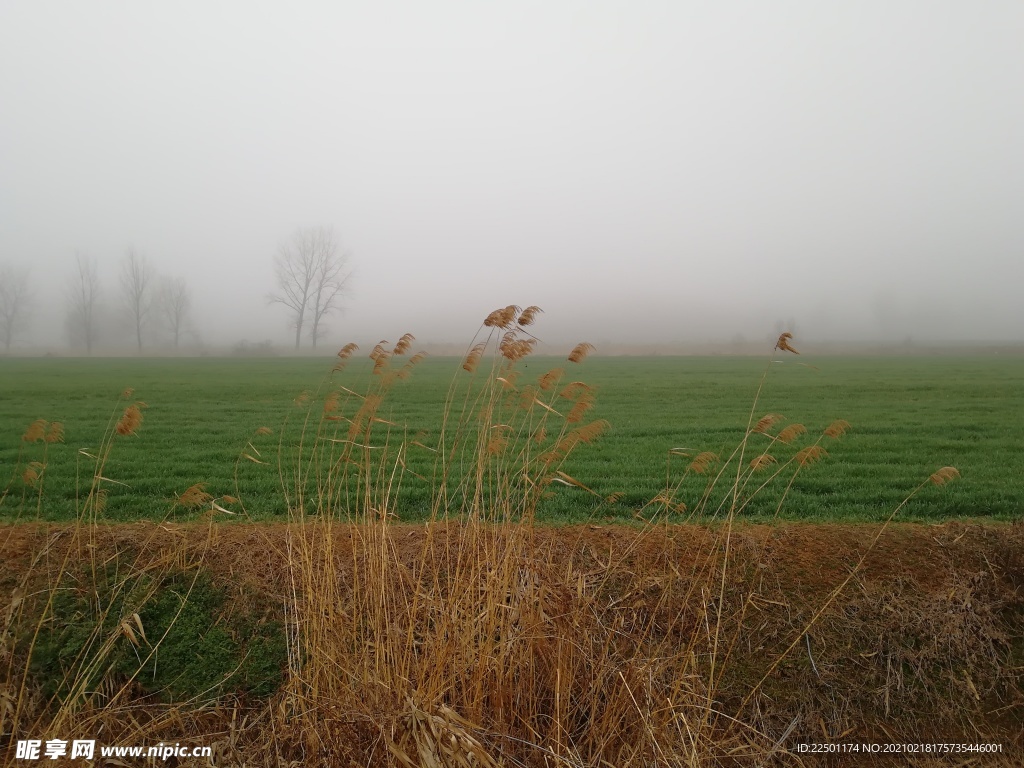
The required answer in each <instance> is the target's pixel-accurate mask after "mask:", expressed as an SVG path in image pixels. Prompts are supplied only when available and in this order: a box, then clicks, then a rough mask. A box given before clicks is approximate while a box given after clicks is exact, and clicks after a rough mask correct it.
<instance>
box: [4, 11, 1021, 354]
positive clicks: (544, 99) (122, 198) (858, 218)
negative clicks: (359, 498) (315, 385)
mask: <svg viewBox="0 0 1024 768" xmlns="http://www.w3.org/2000/svg"><path fill="white" fill-rule="evenodd" d="M1022 39H1024V6H1022V5H1020V4H1016V3H1006V2H993V3H984V4H971V5H968V4H963V3H954V2H923V1H918V2H904V3H898V4H893V3H882V2H866V3H856V4H847V5H842V6H840V5H835V4H824V5H823V4H816V3H809V2H789V3H781V4H779V3H773V4H770V5H766V4H756V3H736V4H729V5H722V4H696V3H678V2H645V3H634V4H625V3H602V2H565V3H555V4H552V3H540V2H533V3H504V4H480V3H462V2H448V1H445V2H434V3H429V4H413V3H372V4H371V3H362V4H333V3H311V2H306V3H300V4H287V5H285V4H271V3H220V4H216V5H208V4H204V5H180V4H177V5H162V6H160V5H140V4H135V3H127V2H123V3H113V2H112V3H103V4H92V3H90V4H74V3H67V2H64V3H60V2H58V3H46V4H41V3H31V4H29V3H21V4H14V3H8V4H4V5H3V6H0V104H2V112H0V332H5V333H6V334H7V336H6V338H5V336H4V333H0V354H2V353H3V352H4V351H5V349H6V350H8V351H9V352H10V353H11V354H19V353H30V352H31V353H36V352H39V351H52V352H55V353H61V354H63V353H67V352H71V351H77V352H80V353H85V352H86V351H92V352H93V353H97V352H98V353H105V352H109V351H112V350H122V351H125V352H133V353H139V352H142V353H143V354H146V353H149V352H157V351H161V350H167V349H173V348H174V347H175V343H174V337H175V335H176V334H175V329H177V331H178V333H177V335H178V348H179V349H182V350H195V349H199V348H207V349H215V350H225V349H237V348H239V347H240V345H241V343H242V342H243V341H245V342H246V348H252V346H254V345H259V344H261V343H263V342H269V343H270V345H271V346H272V347H273V348H274V349H280V350H288V349H291V348H294V346H295V344H296V341H298V344H299V346H300V347H301V348H302V349H305V350H309V349H310V348H311V345H312V341H313V338H314V336H315V337H316V340H317V342H318V348H322V349H324V351H330V350H333V349H335V348H337V347H338V346H340V344H342V343H345V342H347V341H350V340H355V341H358V342H360V343H361V344H365V343H369V344H371V345H372V344H373V343H375V342H376V341H377V340H378V339H381V338H387V339H390V340H391V341H392V342H393V341H396V340H397V339H398V337H399V336H400V335H401V334H402V333H405V332H407V331H411V332H413V333H415V334H416V336H417V339H418V341H419V342H421V343H423V344H428V345H429V344H432V343H433V344H438V345H441V344H460V343H461V344H464V343H465V342H467V341H468V340H469V337H471V336H472V334H473V332H474V331H475V330H476V328H477V326H478V324H479V322H480V321H481V320H482V318H483V317H484V316H485V315H486V314H487V313H488V312H489V311H491V310H492V309H495V308H496V307H500V306H504V305H505V304H508V303H510V302H514V303H518V304H523V305H526V304H536V305H539V306H540V307H542V308H543V309H544V310H545V313H544V314H543V315H542V316H541V317H540V321H539V324H538V330H537V333H538V335H539V336H541V337H542V338H544V339H546V340H549V341H552V342H559V341H567V342H568V341H572V342H575V341H578V340H588V341H591V342H594V343H595V344H597V345H598V349H599V351H600V350H601V347H602V345H604V346H605V347H606V348H616V347H622V346H623V345H630V344H633V345H669V346H671V345H673V344H704V343H721V344H723V345H725V346H723V348H725V349H728V348H729V347H728V346H727V345H732V347H731V348H735V349H740V348H742V347H743V345H744V344H746V343H747V342H757V341H759V340H761V339H768V338H770V337H771V336H772V335H773V334H775V333H777V332H778V331H779V330H780V329H783V328H784V329H790V330H793V331H794V332H795V333H796V335H797V337H798V338H799V339H801V340H803V341H804V342H805V343H807V342H810V343H826V342H828V343H833V342H834V343H851V342H870V343H901V342H905V341H913V342H915V343H925V344H928V343H940V342H955V343H973V342H981V343H1003V344H1005V343H1016V342H1021V341H1024V302H1022V301H1021V300H1020V298H1019V293H1020V286H1021V284H1022V282H1024V228H1022V227H1021V225H1020V221H1021V214H1022V210H1024V144H1022V143H1021V141H1020V137H1021V136H1022V135H1024V100H1022V99H1021V98H1020V94H1021V93H1022V92H1024V57H1022V56H1021V54H1020V40H1022ZM328 231H329V232H332V233H333V236H334V242H333V246H334V249H333V251H332V254H333V257H334V258H335V262H333V263H334V264H335V265H336V266H340V271H338V272H337V273H336V274H335V277H334V282H331V281H330V280H328V281H327V282H326V283H325V284H326V285H327V286H328V287H329V288H330V289H332V290H333V289H335V288H337V289H338V291H337V295H336V298H335V299H334V301H333V303H330V304H327V305H323V304H321V305H319V306H321V308H322V309H324V311H323V313H322V317H320V318H318V320H319V321H320V322H319V325H316V327H315V328H314V321H313V318H312V317H311V315H310V314H309V312H308V311H307V313H306V315H305V316H304V319H303V325H302V327H301V328H300V329H299V334H298V339H296V327H295V320H296V316H295V309H294V307H293V306H290V305H289V302H288V301H287V300H286V301H279V302H277V303H270V301H269V297H270V296H272V295H276V296H277V297H278V298H279V299H281V298H284V299H287V295H286V293H287V292H286V291H284V290H283V288H282V285H281V284H280V281H279V280H278V275H279V271H277V268H278V267H279V266H280V261H279V262H278V264H277V265H275V257H279V256H281V255H282V248H286V249H287V248H290V247H293V246H295V243H296V242H297V241H296V236H297V233H299V234H301V233H305V234H309V233H316V232H321V233H323V232H328ZM130 253H131V254H134V255H135V259H136V264H141V265H144V266H145V269H146V270H148V272H146V273H145V274H146V275H147V276H148V279H149V282H148V289H147V291H148V292H146V291H143V292H142V295H141V296H140V297H136V298H139V299H140V300H141V302H142V303H141V304H140V303H137V304H136V312H135V316H133V314H132V308H131V306H130V305H131V301H129V300H128V299H129V298H130V297H129V290H128V289H127V288H126V282H128V281H126V274H127V273H126V267H127V265H129V264H130V263H131V262H130V260H129V254H130ZM338 259H343V261H344V263H340V262H339V261H337V260H338ZM325 263H326V262H325ZM83 264H84V265H87V266H86V267H85V269H86V271H87V272H88V270H93V271H92V272H88V275H89V276H90V279H91V278H94V286H93V287H94V288H95V290H96V294H95V308H96V317H95V320H94V322H95V329H94V334H93V336H90V338H93V344H92V345H87V344H86V336H87V335H88V334H85V332H84V331H83V329H84V328H85V327H86V325H87V323H86V322H85V320H84V318H85V316H86V315H85V314H83V306H84V305H83V304H82V301H83V299H82V296H83V294H82V293H81V289H82V288H83V286H84V285H85V282H83V272H82V268H83V267H82V265H83ZM175 290H177V291H178V293H177V295H178V296H179V298H181V297H185V300H184V302H183V303H182V304H180V305H179V308H180V309H181V312H180V315H179V316H178V318H177V320H178V325H177V326H176V325H175V323H174V322H173V321H172V320H171V318H172V317H174V313H173V312H169V311H168V309H167V308H168V306H172V307H173V306H174V304H173V301H172V297H173V295H175V294H174V291H175ZM76 291H79V293H78V294H77V295H78V299H76V298H75V296H76V293H75V292H76ZM76 301H77V302H78V303H77V304H76ZM320 301H321V302H322V301H323V299H322V297H321V299H320ZM15 304H17V306H16V307H15V308H14V309H12V306H14V305H15ZM143 304H145V307H144V309H145V311H142V310H141V309H140V308H142V307H143ZM137 321H138V322H137ZM91 322H92V321H91ZM87 346H91V349H88V350H87Z"/></svg>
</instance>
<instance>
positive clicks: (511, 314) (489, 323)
mask: <svg viewBox="0 0 1024 768" xmlns="http://www.w3.org/2000/svg"><path fill="white" fill-rule="evenodd" d="M519 312H520V310H519V307H517V306H516V305H515V304H509V305H508V306H507V307H505V308H504V309H496V310H494V311H493V312H491V314H489V315H488V316H487V317H486V318H485V319H484V326H486V327H487V328H501V329H503V330H509V329H510V328H511V327H512V324H513V323H514V322H515V320H516V317H518V316H519Z"/></svg>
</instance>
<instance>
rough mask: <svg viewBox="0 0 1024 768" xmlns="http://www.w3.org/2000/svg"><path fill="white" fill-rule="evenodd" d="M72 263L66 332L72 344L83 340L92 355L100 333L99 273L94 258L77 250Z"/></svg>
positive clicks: (82, 342)
mask: <svg viewBox="0 0 1024 768" xmlns="http://www.w3.org/2000/svg"><path fill="white" fill-rule="evenodd" d="M75 264H76V267H77V270H76V272H75V275H74V277H73V278H72V279H71V285H70V287H69V289H68V316H67V324H68V335H69V336H70V337H71V343H72V344H84V345H85V353H86V354H87V355H91V354H92V348H93V346H94V345H95V344H96V339H97V338H98V336H99V310H100V276H99V271H98V270H97V268H96V260H95V259H90V258H89V257H88V256H83V255H82V254H80V253H79V254H76V255H75Z"/></svg>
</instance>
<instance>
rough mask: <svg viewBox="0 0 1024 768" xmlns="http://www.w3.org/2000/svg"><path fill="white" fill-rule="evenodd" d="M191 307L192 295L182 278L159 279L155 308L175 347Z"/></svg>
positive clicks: (185, 325) (186, 323)
mask: <svg viewBox="0 0 1024 768" xmlns="http://www.w3.org/2000/svg"><path fill="white" fill-rule="evenodd" d="M191 308H192V295H191V293H190V292H189V290H188V284H187V283H186V282H185V279H184V278H181V277H164V278H162V279H161V280H160V284H159V289H158V291H157V309H158V310H159V312H160V317H161V319H162V320H163V322H164V325H165V327H166V328H167V330H168V331H170V333H171V337H172V338H173V339H174V348H175V349H177V348H178V343H179V342H180V340H181V334H182V333H183V332H184V331H185V330H186V327H187V325H188V315H189V310H190V309H191Z"/></svg>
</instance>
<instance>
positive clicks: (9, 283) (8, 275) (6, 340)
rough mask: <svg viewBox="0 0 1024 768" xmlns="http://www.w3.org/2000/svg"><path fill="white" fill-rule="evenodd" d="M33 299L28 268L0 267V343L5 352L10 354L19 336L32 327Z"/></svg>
mask: <svg viewBox="0 0 1024 768" xmlns="http://www.w3.org/2000/svg"><path fill="white" fill-rule="evenodd" d="M31 299H32V295H31V293H30V291H29V284H28V268H27V267H15V266H14V265H12V264H3V265H0V341H2V342H3V345H4V351H5V352H10V351H11V344H12V343H14V339H15V338H16V337H17V335H18V334H19V333H21V332H22V331H25V330H28V328H29V327H30V312H29V310H30V304H31Z"/></svg>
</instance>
